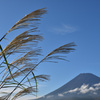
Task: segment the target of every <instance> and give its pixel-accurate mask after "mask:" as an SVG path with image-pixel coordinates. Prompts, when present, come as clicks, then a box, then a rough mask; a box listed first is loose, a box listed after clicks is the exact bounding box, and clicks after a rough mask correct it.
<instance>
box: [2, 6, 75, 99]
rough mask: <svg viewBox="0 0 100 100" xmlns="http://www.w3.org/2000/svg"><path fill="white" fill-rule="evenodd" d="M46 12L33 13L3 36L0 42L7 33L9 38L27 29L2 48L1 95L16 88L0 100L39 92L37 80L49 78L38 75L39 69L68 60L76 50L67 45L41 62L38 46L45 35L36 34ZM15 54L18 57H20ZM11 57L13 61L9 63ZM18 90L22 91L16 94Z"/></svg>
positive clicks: (71, 45) (72, 46)
mask: <svg viewBox="0 0 100 100" xmlns="http://www.w3.org/2000/svg"><path fill="white" fill-rule="evenodd" d="M46 12H47V11H46V10H45V8H42V9H38V10H36V11H33V12H32V13H30V14H28V15H26V16H25V17H23V18H22V19H21V20H19V21H18V22H17V23H16V24H15V25H13V26H12V27H11V29H10V30H9V31H8V32H7V33H6V34H4V36H2V37H1V39H0V41H3V39H4V38H5V37H6V36H7V34H8V33H9V35H10V32H11V31H14V30H18V29H22V28H24V29H26V30H25V31H24V32H23V33H20V34H19V35H18V36H16V37H15V38H14V39H13V40H12V41H11V42H10V43H9V44H8V45H7V46H6V47H5V48H4V49H3V48H2V45H0V49H1V52H0V60H1V64H0V66H1V68H2V70H1V71H0V74H1V81H0V89H1V90H2V93H4V92H3V89H4V88H7V89H11V88H12V89H13V90H12V92H10V93H9V92H6V94H4V95H3V96H1V97H0V100H9V99H10V100H16V99H17V98H19V97H22V96H25V95H27V94H30V93H34V92H37V89H38V88H37V87H38V85H37V84H38V81H45V80H48V79H49V76H48V75H44V74H42V75H35V69H36V67H37V66H38V65H39V64H41V63H42V62H58V61H59V60H64V61H68V60H67V59H66V54H68V53H70V52H73V51H74V50H75V48H74V46H76V45H75V43H74V42H72V43H68V44H65V45H62V46H60V47H58V48H56V49H55V50H53V51H51V52H50V53H49V54H47V55H46V56H45V57H43V59H41V60H40V61H39V60H38V58H39V57H40V56H41V55H42V54H41V50H42V49H41V48H40V47H38V43H39V42H40V41H42V40H43V36H42V35H40V34H38V33H37V32H38V30H37V29H38V27H37V24H39V21H40V19H41V16H42V15H43V14H45V13H46ZM27 28H28V30H27ZM13 55H17V57H15V56H13ZM9 57H12V61H11V62H9V61H8V60H9ZM14 57H15V58H14ZM33 83H34V84H33ZM18 89H20V90H19V91H17V92H16V90H18Z"/></svg>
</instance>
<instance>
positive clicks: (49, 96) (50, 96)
mask: <svg viewBox="0 0 100 100" xmlns="http://www.w3.org/2000/svg"><path fill="white" fill-rule="evenodd" d="M52 97H54V95H48V96H46V98H47V99H49V98H52Z"/></svg>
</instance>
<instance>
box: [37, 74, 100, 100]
mask: <svg viewBox="0 0 100 100" xmlns="http://www.w3.org/2000/svg"><path fill="white" fill-rule="evenodd" d="M99 94H100V78H99V77H97V76H96V75H93V74H91V73H82V74H79V75H78V76H76V77H75V78H74V79H72V80H71V81H69V82H68V83H66V84H65V85H63V86H62V87H60V88H58V89H57V90H55V91H53V92H51V93H49V94H47V95H45V96H44V97H42V98H40V99H37V100H67V99H70V100H78V99H79V100H82V99H83V98H85V99H84V100H86V98H88V100H89V99H90V98H91V100H92V99H93V100H100V99H97V97H99ZM75 98H76V99H75ZM80 98H81V99H80ZM94 98H95V99H94Z"/></svg>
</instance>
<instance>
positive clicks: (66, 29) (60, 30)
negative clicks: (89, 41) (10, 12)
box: [53, 24, 78, 35]
mask: <svg viewBox="0 0 100 100" xmlns="http://www.w3.org/2000/svg"><path fill="white" fill-rule="evenodd" d="M77 30H78V29H77V28H76V27H73V26H69V25H66V24H62V25H61V26H58V27H54V28H53V31H54V32H55V33H56V34H62V35H64V34H69V33H73V32H76V31H77Z"/></svg>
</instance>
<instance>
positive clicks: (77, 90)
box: [63, 83, 100, 94]
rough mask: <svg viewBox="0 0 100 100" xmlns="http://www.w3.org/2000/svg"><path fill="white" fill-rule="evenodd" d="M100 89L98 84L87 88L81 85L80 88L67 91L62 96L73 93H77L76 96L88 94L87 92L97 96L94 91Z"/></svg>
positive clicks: (86, 85)
mask: <svg viewBox="0 0 100 100" xmlns="http://www.w3.org/2000/svg"><path fill="white" fill-rule="evenodd" d="M99 89H100V83H98V84H94V85H93V86H91V87H89V85H88V84H83V85H82V86H81V87H80V88H75V89H72V90H69V91H66V92H64V93H63V94H67V93H75V92H78V94H80V93H82V94H85V93H88V92H92V93H93V94H97V93H96V91H97V90H99Z"/></svg>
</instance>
